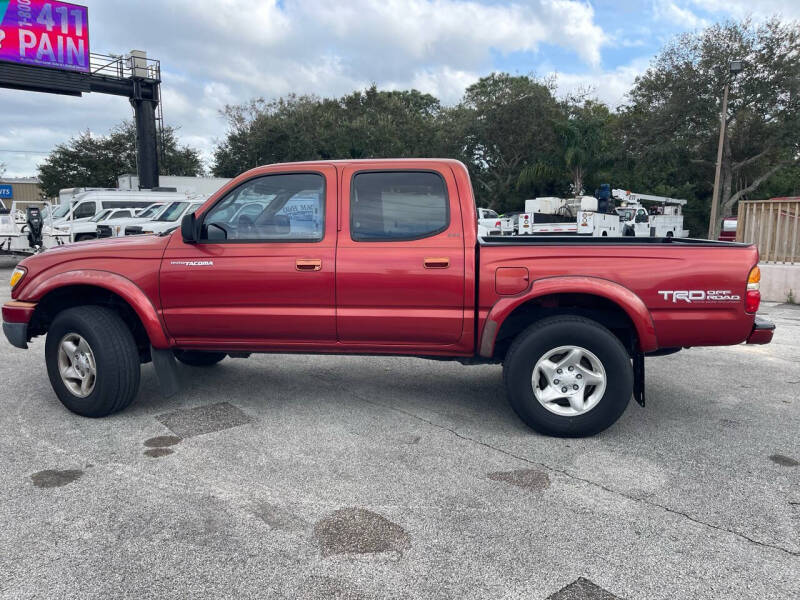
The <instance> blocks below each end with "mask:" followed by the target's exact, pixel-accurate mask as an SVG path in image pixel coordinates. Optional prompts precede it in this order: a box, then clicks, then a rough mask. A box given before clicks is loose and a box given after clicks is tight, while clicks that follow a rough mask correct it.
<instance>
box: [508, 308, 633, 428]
mask: <svg viewBox="0 0 800 600" xmlns="http://www.w3.org/2000/svg"><path fill="white" fill-rule="evenodd" d="M503 378H504V380H505V385H506V391H507V393H508V397H509V400H510V402H511V406H512V407H513V409H514V411H515V412H516V413H517V414H518V415H519V416H520V418H521V419H522V420H523V421H525V423H526V424H527V425H529V426H530V427H531V428H533V429H535V430H536V431H538V432H539V433H543V434H545V435H553V436H558V437H584V436H590V435H594V434H596V433H599V432H601V431H603V430H604V429H606V428H608V427H610V426H611V425H613V424H614V423H615V422H616V421H617V419H619V418H620V416H622V413H623V412H625V408H626V407H627V406H628V402H629V401H630V398H631V395H632V393H633V367H632V364H631V360H630V356H629V355H628V352H627V351H626V350H625V347H624V346H623V345H622V343H621V342H620V341H619V339H618V338H617V337H616V336H615V335H614V334H613V333H611V332H610V331H609V330H608V329H606V328H605V327H603V326H602V325H600V324H599V323H597V322H596V321H592V320H590V319H586V318H584V317H578V316H569V315H565V316H559V317H548V318H546V319H542V320H541V321H538V322H537V323H534V324H533V325H531V326H530V327H528V328H527V329H526V330H525V331H523V332H522V333H521V334H519V336H517V338H516V339H515V340H514V342H513V344H512V345H511V348H510V349H509V351H508V354H507V355H506V359H505V362H504V364H503Z"/></svg>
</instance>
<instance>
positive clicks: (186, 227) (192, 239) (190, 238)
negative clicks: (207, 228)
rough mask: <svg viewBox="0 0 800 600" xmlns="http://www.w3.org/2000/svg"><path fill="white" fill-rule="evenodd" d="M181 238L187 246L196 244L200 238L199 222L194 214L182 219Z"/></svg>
mask: <svg viewBox="0 0 800 600" xmlns="http://www.w3.org/2000/svg"><path fill="white" fill-rule="evenodd" d="M181 237H183V242H184V243H185V244H196V243H197V240H198V238H199V237H200V236H198V235H197V220H196V219H195V217H194V213H191V214H188V215H184V216H183V219H181Z"/></svg>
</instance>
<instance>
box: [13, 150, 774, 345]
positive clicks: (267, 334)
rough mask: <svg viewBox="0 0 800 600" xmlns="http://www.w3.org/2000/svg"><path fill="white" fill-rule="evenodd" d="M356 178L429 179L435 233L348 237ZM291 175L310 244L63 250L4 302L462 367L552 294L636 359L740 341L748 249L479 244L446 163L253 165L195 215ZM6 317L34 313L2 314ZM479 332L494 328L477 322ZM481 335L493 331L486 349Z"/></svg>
mask: <svg viewBox="0 0 800 600" xmlns="http://www.w3.org/2000/svg"><path fill="white" fill-rule="evenodd" d="M363 170H377V171H381V170H426V171H435V172H437V173H439V174H440V175H441V176H442V177H443V179H444V181H445V183H446V188H447V193H448V198H449V206H450V223H449V226H448V227H447V229H446V230H445V231H443V232H441V233H439V234H436V235H435V236H432V237H429V238H425V239H420V240H414V241H403V242H355V241H353V240H352V239H351V238H350V226H349V222H350V214H349V210H350V207H349V199H350V181H351V178H352V175H353V174H354V173H355V172H358V171H363ZM293 171H294V172H298V171H303V172H317V173H320V174H321V175H323V176H324V177H325V179H326V199H325V203H326V205H325V213H326V222H325V229H324V236H323V239H322V240H321V241H320V242H302V243H284V242H280V243H242V244H236V243H230V244H185V243H184V242H183V240H182V238H181V234H180V232H179V231H176V232H174V233H173V234H171V235H169V236H166V237H156V236H136V237H130V238H123V239H112V240H107V241H94V242H87V243H80V244H71V245H68V246H65V247H63V248H59V249H55V250H48V251H47V252H44V253H42V254H41V255H38V256H35V257H31V258H28V259H26V260H25V261H23V263H22V264H23V265H24V266H25V267H26V268H27V269H28V273H27V275H26V276H25V278H24V279H23V280H22V281H21V282H20V284H18V286H17V287H16V288H15V289H14V291H13V294H12V296H13V298H14V299H17V300H24V301H28V302H37V301H39V300H41V299H42V298H43V297H44V296H45V295H46V294H47V293H48V292H50V291H52V290H54V289H57V288H59V287H61V286H64V285H91V286H97V287H99V288H104V289H108V290H112V291H114V292H116V293H117V294H119V295H120V296H122V297H123V298H124V299H125V300H126V301H127V302H128V303H129V304H130V305H131V306H132V307H133V309H134V310H135V311H136V313H137V314H138V315H139V317H140V319H141V320H142V322H143V323H144V325H145V328H146V330H147V332H148V335H149V336H150V339H151V341H152V343H153V345H154V346H156V347H159V348H165V347H185V348H203V349H208V350H212V349H217V350H228V351H233V350H238V351H248V350H249V351H267V352H278V351H287V352H341V353H370V354H416V355H440V356H472V355H475V354H477V353H478V348H484V349H485V348H489V349H491V348H492V346H493V344H494V339H493V336H494V335H496V333H497V331H498V330H499V329H500V327H501V326H502V323H503V321H504V320H505V319H506V318H507V317H508V316H509V315H510V314H511V313H512V312H513V311H514V310H515V309H516V308H518V307H520V306H521V305H523V304H524V303H525V302H531V301H536V302H540V303H543V304H545V305H548V304H550V305H552V304H553V303H554V300H553V298H554V294H588V295H594V296H598V297H600V298H603V299H605V300H607V301H611V302H613V303H615V304H616V305H617V306H619V307H620V308H621V309H622V310H623V311H625V313H626V314H627V315H628V317H629V318H630V320H631V322H632V323H633V325H634V327H635V329H636V332H637V337H638V340H639V344H640V347H641V348H642V350H645V351H651V350H655V349H657V348H671V347H679V346H695V345H722V344H736V343H740V342H743V341H745V340H747V339H748V338H749V337H750V338H751V339H752V336H751V332H752V330H753V322H754V316H753V315H752V314H748V313H747V312H746V308H749V307H746V306H745V298H746V293H745V292H746V289H745V288H746V284H747V277H748V273H749V272H750V269H751V268H752V267H753V266H754V265H755V264H756V263H757V261H758V256H757V251H756V249H755V248H754V247H752V246H750V247H745V246H737V247H725V246H716V247H715V246H691V245H680V244H669V245H655V244H653V245H636V246H626V245H622V244H620V245H613V244H603V245H599V244H598V245H586V244H583V245H578V244H570V243H569V242H565V243H564V244H559V245H552V246H537V245H523V244H520V245H513V246H480V247H479V246H478V245H477V215H476V210H475V203H474V198H473V195H472V188H471V185H470V181H469V176H468V174H467V171H466V169H465V168H464V166H463V165H462V164H461V163H459V162H457V161H452V160H434V159H406V160H399V159H397V160H394V159H393V160H363V161H338V162H337V161H330V162H314V163H293V164H278V165H270V166H266V167H260V168H257V169H253V170H251V171H249V172H247V173H244V174H242V175H240V176H239V177H237V178H236V179H235V180H234V181H232V182H230V183H229V184H227V185H226V186H225V187H224V188H223V189H221V190H220V191H219V192H218V193H217V194H215V195H214V196H213V197H212V198H211V199H209V201H208V202H207V203H206V204H205V205H204V206H203V207H202V208H201V209H200V210H198V212H197V214H198V216H199V215H202V214H203V213H204V212H205V211H206V210H208V208H209V207H210V206H212V205H213V204H214V203H215V202H216V201H217V200H219V199H220V198H222V197H223V196H225V195H226V194H227V193H228V191H230V190H231V189H233V188H235V187H236V186H238V185H240V184H241V183H242V182H244V181H247V180H249V179H251V178H253V177H256V176H260V175H263V174H267V173H286V172H293ZM187 262H190V263H192V264H193V266H187V265H186V263H187ZM298 265H301V268H298ZM304 265H313V266H314V268H302V267H303V266H304ZM316 265H319V268H318V269H317V268H316ZM476 265H477V267H478V269H479V272H476ZM681 290H694V291H697V290H701V291H709V290H711V291H720V290H727V291H730V294H731V295H732V296H739V298H740V299H739V300H736V301H693V302H691V303H690V302H685V301H683V300H675V298H676V297H680V295H678V296H673V295H669V293H671V292H674V291H681ZM476 291H477V294H476ZM665 292H668V294H667V297H665V295H664V293H665ZM476 297H477V301H478V305H477V306H476V304H475V302H476ZM3 314H4V316H5V315H6V314H8V315H9V319H10V318H24V320H28V319H29V318H30V315H29V314H28V315H25V317H19V316H18V315H20V314H21V313H19V312H15V311H13V310H11V309H9V310H6V309H5V308H4V311H3ZM488 321H491V322H492V324H493V325H492V326H491V327H485V325H486V324H487V322H488ZM9 322H11V321H9ZM23 322H24V321H23ZM484 330H486V331H491V337H488V338H487V339H486V340H482V339H481V334H482V332H483V331H484ZM476 331H477V332H478V339H475V332H476ZM759 335H760V334H759ZM759 339H763V336H762V337H760V338H759ZM484 342H485V343H484Z"/></svg>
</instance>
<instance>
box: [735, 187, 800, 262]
mask: <svg viewBox="0 0 800 600" xmlns="http://www.w3.org/2000/svg"><path fill="white" fill-rule="evenodd" d="M736 241H737V242H747V243H751V244H756V245H757V246H758V253H759V255H760V257H761V258H760V260H761V262H773V263H786V264H795V263H800V198H774V199H772V200H747V201H743V202H739V213H738V218H737V224H736Z"/></svg>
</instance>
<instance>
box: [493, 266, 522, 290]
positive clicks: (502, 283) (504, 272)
mask: <svg viewBox="0 0 800 600" xmlns="http://www.w3.org/2000/svg"><path fill="white" fill-rule="evenodd" d="M529 281H530V277H529V276H528V269H526V268H525V267H499V268H498V269H497V270H496V271H495V272H494V289H495V291H496V292H497V295H498V296H513V295H515V294H520V293H522V292H524V291H525V290H527V289H528V282H529Z"/></svg>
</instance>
